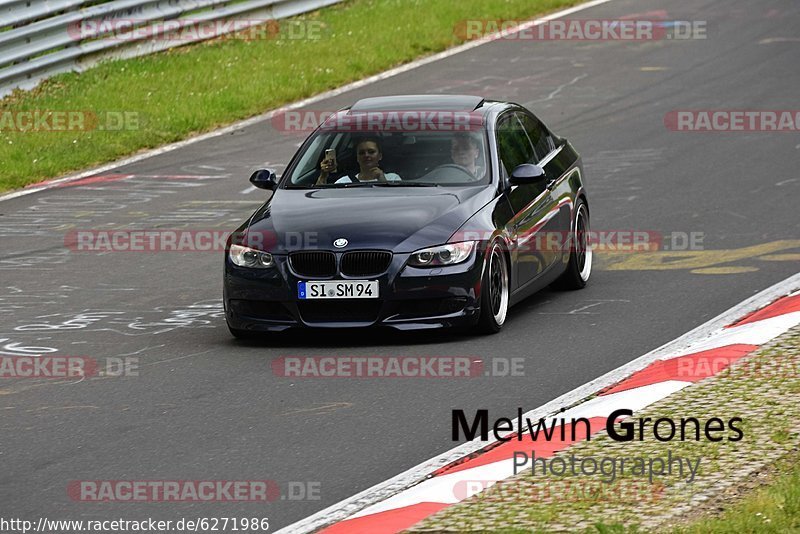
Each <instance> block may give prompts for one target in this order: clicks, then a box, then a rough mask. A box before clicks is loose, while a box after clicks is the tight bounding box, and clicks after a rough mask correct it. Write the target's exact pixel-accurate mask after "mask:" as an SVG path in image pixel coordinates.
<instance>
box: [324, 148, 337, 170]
mask: <svg viewBox="0 0 800 534" xmlns="http://www.w3.org/2000/svg"><path fill="white" fill-rule="evenodd" d="M325 159H326V160H328V161H332V162H333V172H336V170H337V164H336V150H335V149H333V148H328V149H326V150H325Z"/></svg>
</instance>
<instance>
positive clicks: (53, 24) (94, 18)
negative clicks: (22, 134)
mask: <svg viewBox="0 0 800 534" xmlns="http://www.w3.org/2000/svg"><path fill="white" fill-rule="evenodd" d="M340 1H341V0H0V97H2V96H5V95H7V94H8V93H10V92H11V91H12V90H13V89H14V88H18V87H19V88H22V89H31V88H33V87H35V86H36V85H37V84H38V83H39V82H40V81H41V80H43V79H45V78H47V77H49V76H52V75H53V74H57V73H60V72H67V71H81V70H85V69H87V68H89V67H91V66H93V65H95V64H97V63H98V62H99V61H102V60H104V59H118V58H128V57H135V56H142V55H146V54H151V53H153V52H157V51H159V50H164V49H166V48H172V47H175V46H181V45H185V44H188V43H191V42H196V41H202V40H205V39H210V38H214V37H217V36H218V35H222V34H224V33H225V31H224V22H225V21H236V24H235V27H236V28H235V29H236V30H242V29H245V28H246V27H247V26H248V25H257V24H263V23H264V22H266V21H269V20H277V19H282V18H287V17H291V16H293V15H298V14H300V13H306V12H308V11H313V10H315V9H319V8H321V7H325V6H328V5H331V4H335V3H338V2H340ZM121 22H123V23H126V24H129V25H130V32H127V27H124V28H123V26H122V25H121V24H120V23H121ZM205 23H209V24H214V27H215V28H221V30H220V31H219V33H217V34H209V32H203V31H197V32H196V33H192V32H191V31H190V30H192V28H193V27H194V28H195V29H197V26H198V25H202V24H205ZM216 23H220V24H216ZM87 29H88V30H91V31H88V30H87ZM170 31H172V32H174V31H181V32H183V35H189V36H196V38H195V37H189V38H184V39H181V40H175V39H168V38H165V36H166V34H167V33H168V32H170Z"/></svg>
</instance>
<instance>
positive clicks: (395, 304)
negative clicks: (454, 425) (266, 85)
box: [223, 95, 592, 337]
mask: <svg viewBox="0 0 800 534" xmlns="http://www.w3.org/2000/svg"><path fill="white" fill-rule="evenodd" d="M250 181H251V183H252V184H253V185H255V186H256V187H259V188H262V189H267V190H270V191H271V192H272V195H271V196H270V198H269V199H268V200H267V201H266V202H265V203H264V204H263V205H262V206H261V207H260V208H259V209H258V210H256V212H255V213H253V215H252V216H251V217H250V218H249V219H248V220H247V221H245V222H244V223H243V224H242V225H241V226H240V227H239V228H238V229H237V230H236V231H235V232H233V233H232V235H231V237H230V239H229V240H228V244H227V247H226V251H225V275H224V296H223V299H224V305H225V317H226V320H227V323H228V327H229V328H230V331H231V333H232V334H233V335H234V336H237V337H245V336H250V335H252V334H255V333H258V332H267V331H280V330H285V329H288V328H293V327H311V328H349V327H368V326H374V325H383V326H388V327H393V328H396V329H400V330H410V329H427V328H438V327H454V326H462V327H470V330H475V329H477V330H479V331H480V332H484V333H495V332H498V331H499V330H500V329H501V327H502V326H503V323H504V322H505V321H506V316H507V313H508V309H509V308H510V307H511V306H512V305H513V304H515V303H517V302H519V301H521V300H522V299H524V298H525V297H527V296H529V295H531V294H532V293H534V292H535V291H537V290H539V289H541V288H543V287H545V286H547V285H550V284H556V285H559V286H561V287H564V288H572V289H578V288H582V287H584V286H585V285H586V283H587V281H588V279H589V275H590V273H591V269H592V251H591V247H590V246H589V243H588V231H589V205H588V200H587V196H586V192H585V190H584V184H583V167H582V163H581V159H580V156H579V154H578V153H577V152H576V150H575V149H574V148H573V147H572V145H571V144H570V143H569V142H568V141H567V140H566V139H564V138H562V137H559V136H557V135H555V134H554V133H552V132H551V131H550V130H549V129H548V128H547V127H546V126H545V125H544V124H543V123H542V122H541V121H540V120H539V119H537V118H536V116H535V115H533V113H531V112H530V111H528V110H527V109H525V108H523V107H521V106H519V105H517V104H513V103H508V102H498V101H490V100H486V99H483V98H481V97H476V96H459V95H418V96H393V97H379V98H367V99H363V100H360V101H358V102H356V103H355V104H354V105H353V106H351V107H350V108H346V109H343V110H341V111H339V112H337V113H335V114H333V115H331V116H330V117H328V118H327V120H326V121H325V122H324V123H323V124H322V125H321V126H320V127H319V128H317V129H316V130H315V131H314V132H313V133H312V134H311V135H310V136H309V138H308V139H307V140H306V141H305V142H304V143H303V145H302V146H301V147H300V149H299V150H298V152H297V153H296V154H295V156H294V157H293V158H292V160H291V162H290V163H289V165H288V166H287V168H286V171H285V173H284V174H283V176H282V177H281V178H280V179H279V178H278V177H277V176H276V175H275V173H274V172H273V171H271V170H269V169H262V170H258V171H256V172H255V173H254V174H253V175H252V176H251V178H250Z"/></svg>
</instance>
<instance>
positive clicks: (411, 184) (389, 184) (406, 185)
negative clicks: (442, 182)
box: [370, 182, 439, 187]
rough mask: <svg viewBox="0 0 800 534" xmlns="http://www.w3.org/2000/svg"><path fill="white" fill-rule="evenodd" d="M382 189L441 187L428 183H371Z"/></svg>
mask: <svg viewBox="0 0 800 534" xmlns="http://www.w3.org/2000/svg"><path fill="white" fill-rule="evenodd" d="M370 183H371V184H372V185H377V186H380V187H439V184H431V183H426V182H370Z"/></svg>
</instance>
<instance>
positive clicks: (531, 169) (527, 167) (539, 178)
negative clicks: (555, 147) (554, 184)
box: [509, 163, 547, 185]
mask: <svg viewBox="0 0 800 534" xmlns="http://www.w3.org/2000/svg"><path fill="white" fill-rule="evenodd" d="M509 182H510V183H511V185H531V184H539V183H547V174H546V173H545V172H544V169H543V168H541V167H540V166H538V165H534V164H533V163H523V164H522V165H519V166H518V167H517V168H516V169H514V172H512V173H511V179H510V180H509Z"/></svg>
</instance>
